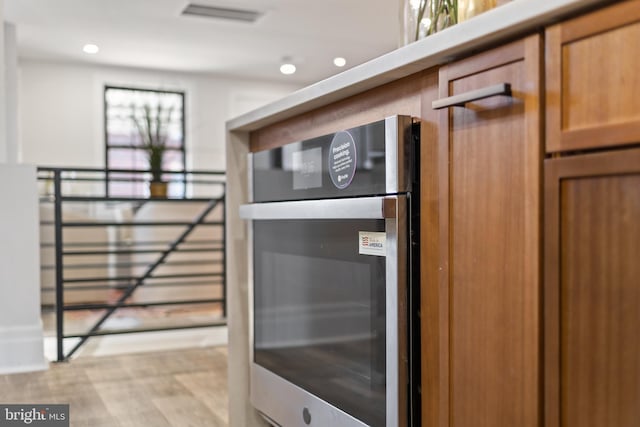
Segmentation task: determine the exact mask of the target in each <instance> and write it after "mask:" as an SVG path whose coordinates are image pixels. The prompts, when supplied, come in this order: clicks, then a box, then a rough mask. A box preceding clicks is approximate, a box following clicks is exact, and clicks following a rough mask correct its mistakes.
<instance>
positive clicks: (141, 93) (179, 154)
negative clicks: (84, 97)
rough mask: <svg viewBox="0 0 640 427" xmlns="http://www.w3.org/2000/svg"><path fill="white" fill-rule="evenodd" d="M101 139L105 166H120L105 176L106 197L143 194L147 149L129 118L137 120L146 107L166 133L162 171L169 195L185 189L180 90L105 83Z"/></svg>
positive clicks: (182, 93) (109, 167)
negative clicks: (103, 144) (103, 125)
mask: <svg viewBox="0 0 640 427" xmlns="http://www.w3.org/2000/svg"><path fill="white" fill-rule="evenodd" d="M104 106H105V140H106V150H105V155H106V167H107V169H121V170H123V172H117V173H114V172H111V173H109V174H108V175H107V177H106V179H107V187H106V191H107V195H108V196H127V197H129V196H132V197H147V196H148V195H149V194H148V193H149V190H148V186H147V182H148V181H149V180H150V179H151V174H150V173H135V172H131V171H149V162H148V158H147V152H146V151H145V150H144V149H143V146H142V144H143V141H142V138H141V136H140V132H139V130H138V127H137V126H136V123H135V121H134V119H133V117H137V118H138V120H140V119H141V118H142V117H144V115H145V114H146V113H145V109H147V111H148V113H149V115H150V118H151V119H152V122H154V123H156V121H157V120H158V114H160V119H159V122H160V123H161V132H162V133H163V134H164V135H166V146H167V150H166V152H165V154H164V157H163V163H162V169H163V170H164V171H181V172H183V173H175V174H164V175H163V177H162V178H163V181H167V182H169V196H170V197H183V196H184V192H185V185H184V179H185V174H184V171H185V148H184V147H185V142H184V140H185V138H184V129H185V126H184V92H173V91H163V90H149V89H136V88H127V87H115V86H106V87H105V90H104Z"/></svg>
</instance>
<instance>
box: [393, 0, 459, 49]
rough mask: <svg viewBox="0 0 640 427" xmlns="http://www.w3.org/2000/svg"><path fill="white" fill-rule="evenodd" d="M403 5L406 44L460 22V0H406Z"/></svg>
mask: <svg viewBox="0 0 640 427" xmlns="http://www.w3.org/2000/svg"><path fill="white" fill-rule="evenodd" d="M403 5H404V6H403V7H404V23H403V24H404V40H403V41H404V44H409V43H412V42H414V41H417V40H420V39H421V38H423V37H426V36H428V35H431V34H434V33H436V32H438V31H440V30H443V29H445V28H447V27H450V26H452V25H454V24H455V23H456V22H458V0H405V1H404V3H403Z"/></svg>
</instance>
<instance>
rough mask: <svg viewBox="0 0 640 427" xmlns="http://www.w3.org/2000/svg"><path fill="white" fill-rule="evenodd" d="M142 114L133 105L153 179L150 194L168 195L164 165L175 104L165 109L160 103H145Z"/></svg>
mask: <svg viewBox="0 0 640 427" xmlns="http://www.w3.org/2000/svg"><path fill="white" fill-rule="evenodd" d="M142 112H143V114H142V115H136V108H135V107H134V106H132V114H131V119H132V120H133V123H134V124H135V127H136V129H137V130H138V134H139V136H140V145H141V147H142V148H143V149H144V150H145V151H146V153H147V160H148V161H149V171H150V172H151V181H150V182H149V194H150V195H151V197H167V183H166V182H164V181H163V180H162V165H163V160H164V154H165V152H166V151H167V137H168V135H167V129H166V128H167V125H168V124H169V122H170V121H171V113H172V112H173V106H171V107H168V108H166V109H164V108H163V107H162V104H160V103H158V105H157V107H156V108H152V107H151V106H150V105H148V104H145V105H144V106H143V109H142Z"/></svg>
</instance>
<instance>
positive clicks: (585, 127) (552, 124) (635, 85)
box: [546, 0, 640, 152]
mask: <svg viewBox="0 0 640 427" xmlns="http://www.w3.org/2000/svg"><path fill="white" fill-rule="evenodd" d="M639 41H640V1H639V0H633V1H626V2H623V3H620V4H617V5H614V6H612V7H609V8H606V9H603V10H600V11H597V12H593V13H591V14H588V15H585V16H582V17H580V18H576V19H573V20H570V21H567V22H563V23H561V24H558V25H555V26H552V27H550V28H548V29H547V31H546V77H547V81H546V86H547V96H546V111H547V113H546V114H547V131H546V133H547V135H546V137H547V138H546V139H547V151H548V152H557V151H571V150H582V149H586V148H597V147H609V146H619V145H628V144H634V143H638V142H640V77H639V76H640V74H639V73H640V71H639V70H640V55H638V42H639Z"/></svg>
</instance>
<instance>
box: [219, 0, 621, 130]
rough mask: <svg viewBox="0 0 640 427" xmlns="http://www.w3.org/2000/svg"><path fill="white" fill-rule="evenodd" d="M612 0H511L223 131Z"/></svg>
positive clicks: (253, 125) (305, 107)
mask: <svg viewBox="0 0 640 427" xmlns="http://www.w3.org/2000/svg"><path fill="white" fill-rule="evenodd" d="M611 2H612V0H513V1H512V2H511V3H507V4H505V5H503V6H500V7H497V8H495V9H492V10H490V11H488V12H485V13H483V14H482V15H479V16H476V17H475V18H473V19H471V20H469V21H467V22H463V23H461V24H458V25H455V26H453V27H450V28H447V29H446V30H444V31H441V32H439V33H436V34H434V35H431V36H429V37H427V38H424V39H422V40H420V41H417V42H415V43H412V44H409V45H407V46H404V47H401V48H399V49H397V50H394V51H392V52H389V53H387V54H385V55H382V56H380V57H378V58H375V59H373V60H371V61H368V62H366V63H364V64H361V65H358V66H356V67H353V68H351V69H349V70H346V71H344V72H342V73H340V74H336V75H335V76H332V77H329V78H328V79H325V80H322V81H320V82H318V83H314V84H312V85H310V86H307V87H305V88H303V89H300V90H298V91H296V92H293V93H292V94H290V95H287V96H286V97H284V98H282V99H279V100H278V101H275V102H273V103H271V104H267V105H265V106H264V107H261V108H258V109H256V110H253V111H250V112H248V113H246V114H243V115H241V116H238V117H236V118H234V119H231V120H229V121H227V122H226V128H227V131H252V130H256V129H259V128H261V127H264V126H267V125H270V124H272V123H275V122H278V121H280V120H284V119H287V118H290V117H292V116H294V115H297V114H302V113H305V112H307V111H310V110H312V109H315V108H318V107H321V106H323V105H327V104H329V103H332V102H336V101H339V100H341V99H344V98H347V97H349V96H352V95H355V94H358V93H361V92H363V91H365V90H368V89H371V88H374V87H376V86H380V85H383V84H385V83H388V82H391V81H393V80H397V79H400V78H402V77H406V76H408V75H411V74H413V73H416V72H418V71H420V70H425V69H428V68H430V67H433V66H436V65H440V64H444V63H447V62H449V61H451V60H452V59H453V58H455V57H457V56H461V55H463V54H466V53H469V52H470V51H471V50H474V49H480V48H483V47H486V46H489V45H492V44H495V43H498V42H500V41H507V40H508V39H509V38H510V37H513V36H517V35H519V34H523V33H526V32H530V31H533V30H535V29H536V28H539V27H543V26H545V25H549V24H551V23H553V22H556V21H558V20H560V19H562V18H563V17H566V16H567V15H569V14H572V13H576V12H578V11H581V10H584V9H587V8H590V7H593V6H594V5H598V4H606V3H611Z"/></svg>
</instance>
